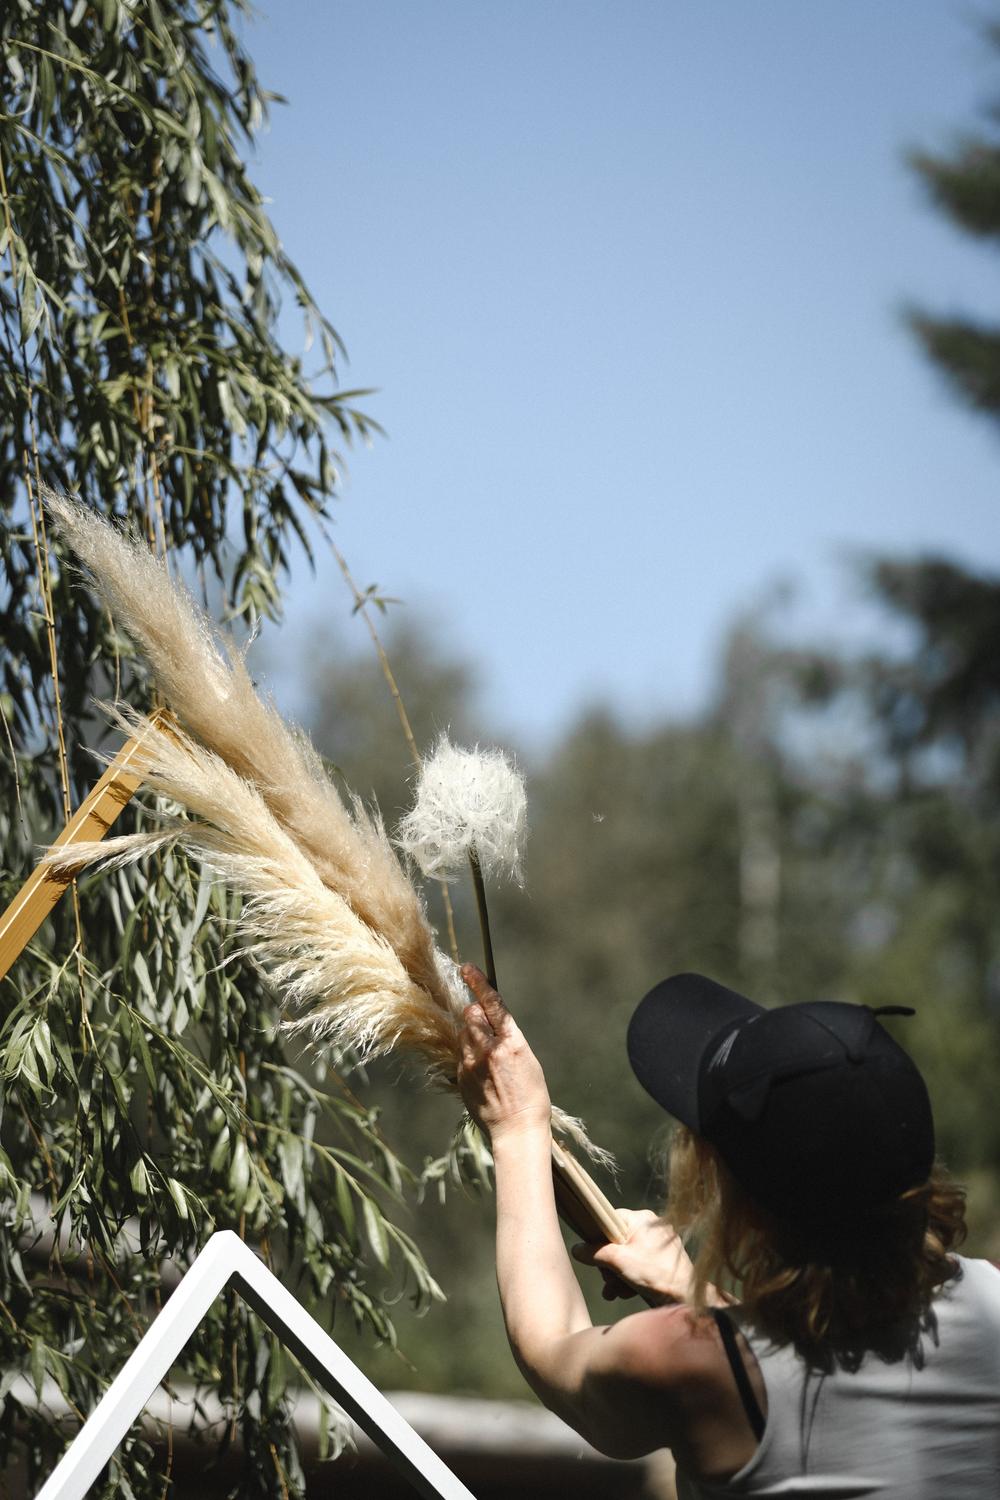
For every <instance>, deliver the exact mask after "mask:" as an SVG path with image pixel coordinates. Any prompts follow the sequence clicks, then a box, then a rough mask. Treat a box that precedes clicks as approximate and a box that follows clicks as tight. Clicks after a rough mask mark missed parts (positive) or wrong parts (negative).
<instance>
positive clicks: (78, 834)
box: [0, 713, 167, 979]
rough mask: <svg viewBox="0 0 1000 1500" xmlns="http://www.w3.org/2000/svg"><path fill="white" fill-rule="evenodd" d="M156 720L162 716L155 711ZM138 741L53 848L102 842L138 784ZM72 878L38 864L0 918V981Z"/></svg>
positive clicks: (85, 802)
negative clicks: (93, 841)
mask: <svg viewBox="0 0 1000 1500" xmlns="http://www.w3.org/2000/svg"><path fill="white" fill-rule="evenodd" d="M152 717H153V718H154V719H155V720H157V721H158V722H164V723H165V722H167V719H166V715H164V714H162V713H161V714H156V713H154V714H153V715H152ZM142 768H143V757H142V737H141V735H140V736H138V737H136V738H133V739H130V740H128V741H126V743H125V744H124V745H123V746H122V748H121V749H120V750H119V752H118V754H117V755H116V756H115V758H114V760H113V761H112V762H111V764H110V765H109V766H108V769H107V770H106V771H105V773H104V775H103V776H102V777H101V779H100V781H99V782H98V783H97V785H96V786H95V787H93V789H92V790H91V791H90V793H89V794H88V795H87V797H85V798H84V800H83V802H81V803H80V806H79V807H78V808H77V810H76V812H75V813H74V814H73V816H72V817H71V818H70V820H69V822H68V823H67V824H66V826H65V828H64V829H63V831H62V833H61V834H60V835H59V837H58V838H57V839H56V840H55V842H54V844H53V848H59V849H63V848H65V847H66V846H67V845H72V844H83V843H87V842H89V841H90V840H92V839H102V838H103V837H104V835H105V834H106V833H107V831H108V829H109V828H110V827H111V825H112V824H113V823H114V821H115V819H116V818H117V817H118V815H119V813H120V812H121V811H122V809H123V808H124V807H125V806H126V804H127V803H128V802H129V800H130V799H131V797H132V796H133V794H134V793H135V792H136V790H137V789H138V787H139V786H140V784H141V782H142ZM72 878H73V877H72V876H71V875H65V874H61V873H59V874H57V873H56V872H55V871H54V870H52V869H51V867H50V866H48V865H45V864H40V865H36V866H35V868H34V870H32V872H31V874H30V875H29V876H28V878H27V880H26V881H25V882H24V884H23V885H22V887H21V889H20V890H19V891H18V893H17V895H16V896H15V897H14V899H13V901H12V902H11V903H10V905H9V906H8V907H7V910H6V911H5V912H4V913H3V915H2V916H0V979H2V978H3V976H4V975H5V974H6V973H7V971H8V970H9V969H10V967H11V965H12V964H13V963H15V961H16V960H17V959H18V958H19V957H20V955H21V953H22V952H23V951H24V949H25V948H26V947H27V945H28V944H29V943H30V942H31V939H32V938H33V937H34V935H35V933H36V932H37V931H38V929H39V927H41V925H42V923H43V922H44V921H45V918H46V917H47V916H48V915H49V912H50V911H51V910H52V908H53V907H54V906H55V904H56V902H57V901H58V900H59V897H60V896H61V895H62V894H63V892H64V891H65V890H66V889H67V887H68V886H69V884H70V882H71V880H72Z"/></svg>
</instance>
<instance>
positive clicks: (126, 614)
mask: <svg viewBox="0 0 1000 1500" xmlns="http://www.w3.org/2000/svg"><path fill="white" fill-rule="evenodd" d="M44 498H45V503H46V506H47V508H48V511H49V513H50V514H51V516H52V517H53V520H54V522H55V524H56V527H57V529H58V530H59V531H60V532H61V534H62V535H63V537H64V538H65V540H66V541H67V542H68V543H69V545H70V546H71V547H72V549H73V551H74V552H75V554H76V556H77V557H78V558H79V559H80V561H81V562H83V563H84V564H85V566H86V569H87V572H88V574H89V576H90V579H91V581H92V582H93V584H94V586H95V588H96V589H97V591H98V593H99V594H100V595H101V597H102V598H103V599H104V601H105V603H106V604H107V606H108V609H109V610H110V612H111V616H112V618H113V620H114V622H115V624H116V625H118V626H120V627H121V629H122V630H124V631H125V632H126V634H128V635H129V636H131V638H132V640H133V641H135V643H136V645H138V646H139V647H141V649H142V651H143V654H144V656H145V657H146V660H147V661H148V663H149V666H150V669H151V671H152V673H153V678H154V681H155V682H156V685H157V687H158V688H159V690H160V692H161V694H162V695H163V698H164V700H165V702H166V703H167V705H168V707H169V708H170V711H171V712H172V713H173V714H174V715H175V716H176V718H177V719H178V720H179V721H180V723H181V725H182V726H183V727H184V728H185V729H186V730H187V731H188V733H189V734H190V736H191V738H192V739H193V740H197V741H198V742H200V743H201V744H202V745H204V746H205V747H206V748H207V749H209V750H212V751H214V752H215V754H216V755H218V756H219V757H220V759H222V760H223V761H225V763H226V765H228V766H229V767H230V768H231V769H232V770H233V771H235V772H236V774H237V775H238V776H242V777H243V778H244V779H245V780H247V781H248V782H250V783H252V784H253V785H254V786H256V787H257V789H258V791H259V792H260V795H261V797H262V798H263V800H264V802H265V803H266V804H267V807H268V809H269V810H270V812H271V814H272V815H273V817H274V818H275V819H276V820H277V822H278V823H279V824H280V825H281V826H282V827H283V828H284V829H285V830H286V831H287V832H288V833H289V834H290V836H291V837H292V839H293V840H294V842H295V843H296V844H297V845H298V848H299V849H300V850H301V851H302V853H303V854H304V855H306V857H307V858H308V859H309V860H310V862H311V863H312V865H313V867H314V869H315V871H316V874H317V875H318V876H319V878H320V880H322V881H323V883H324V884H325V885H327V886H328V887H329V888H330V889H331V890H335V891H337V892H338V893H339V894H340V895H341V896H343V898H344V900H345V901H346V902H347V904H348V905H349V906H350V908H351V910H352V911H353V912H354V913H355V915H356V916H357V917H359V918H360V920H361V921H362V922H365V923H366V924H367V925H368V926H369V927H371V928H372V929H373V930H374V931H376V932H379V933H381V935H382V936H383V937H384V938H385V940H386V942H387V943H388V944H389V946H390V947H391V948H392V949H393V950H394V952H395V953H396V954H397V955H398V957H399V960H400V962H401V963H402V965H403V967H404V969H405V970H406V972H407V973H408V974H409V976H410V978H411V979H412V980H413V982H414V983H415V984H417V985H420V986H421V987H422V988H424V989H426V990H427V991H428V993H429V994H431V995H432V996H433V997H434V998H435V999H436V1000H437V1002H438V1004H439V1005H441V1006H442V1008H447V1007H448V1005H449V1004H450V1002H451V996H450V993H449V989H448V987H447V986H446V985H444V984H443V983H442V979H441V973H440V963H439V959H438V956H437V955H436V952H435V945H434V938H433V934H432V932H431V929H430V927H429V925H428V922H427V920H426V917H425V915H424V911H423V907H422V905H421V902H420V900H419V898H418V897H417V896H416V893H415V892H414V890H413V887H412V885H411V883H410V881H409V880H408V879H407V877H406V873H405V871H404V870H403V869H402V868H401V867H400V864H399V861H398V859H397V858H396V855H395V853H394V851H393V848H392V846H391V844H390V842H389V839H388V838H387V836H386V833H385V829H384V827H383V826H382V822H381V820H380V818H379V817H378V816H377V815H375V814H372V813H369V812H368V811H367V809H366V808H365V807H363V805H362V804H361V803H360V801H358V800H354V801H353V802H352V804H351V806H350V808H348V807H345V805H344V803H343V802H342V801H341V799H340V797H339V795H338V793H337V789H336V787H335V786H334V785H333V783H332V782H331V781H330V779H329V777H328V776H327V774H326V772H325V770H324V769H323V764H322V761H321V760H320V758H319V756H318V755H317V753H316V751H315V749H314V748H313V746H312V745H311V743H310V742H309V740H308V739H307V737H306V736H305V735H304V734H303V733H302V732H301V731H300V730H298V729H293V728H291V727H289V725H288V724H286V723H285V721H284V720H283V719H282V717H281V715H280V714H279V713H278V711H277V709H276V708H275V707H274V706H273V704H270V703H266V702H264V701H263V700H262V699H261V698H260V697H258V695H257V692H256V690H255V688H254V685H253V683H252V681H251V679H250V674H249V672H248V671H247V669H246V664H245V663H244V660H243V657H242V655H241V654H240V652H239V651H238V650H237V648H236V646H235V645H234V643H233V642H232V641H231V640H228V639H226V638H225V637H223V636H222V634H221V633H220V632H219V631H218V630H217V629H216V627H215V626H214V625H213V624H212V622H211V621H210V620H209V618H208V616H207V615H206V614H205V613H204V612H203V611H202V610H200V609H199V608H198V606H197V604H196V603H195V601H194V600H193V599H192V597H191V595H190V594H189V593H188V591H187V590H186V589H185V588H184V587H183V585H181V584H180V583H178V582H176V581H174V580H173V579H171V578H170V576H169V574H168V572H167V570H166V567H165V566H164V564H163V563H162V562H161V561H160V559H159V558H157V557H155V556H154V555H153V553H152V552H151V551H150V550H149V548H148V546H147V545H146V543H145V542H144V541H142V540H141V539H139V538H129V537H126V536H124V535H123V534H122V532H120V531H118V530H117V529H116V528H115V527H114V526H112V525H111V524H110V522H108V521H106V520H104V518H103V517H101V516H98V515H96V514H95V513H94V512H93V511H90V510H86V509H85V508H84V507H83V506H82V505H79V504H78V503H75V502H73V501H71V500H68V499H66V498H64V497H62V496H59V495H56V494H55V493H54V492H53V491H51V490H46V491H45V492H44ZM178 800H182V799H178Z"/></svg>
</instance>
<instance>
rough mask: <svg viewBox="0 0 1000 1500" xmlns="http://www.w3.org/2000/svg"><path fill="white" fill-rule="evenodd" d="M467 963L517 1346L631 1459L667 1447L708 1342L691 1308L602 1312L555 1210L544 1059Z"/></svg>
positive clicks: (539, 1380)
mask: <svg viewBox="0 0 1000 1500" xmlns="http://www.w3.org/2000/svg"><path fill="white" fill-rule="evenodd" d="M462 972H463V977H464V979H465V981H466V983H467V984H468V985H469V987H470V989H471V990H472V992H473V994H474V995H475V997H476V1003H475V1004H473V1005H470V1006H469V1007H468V1009H467V1010H466V1013H465V1014H466V1028H465V1031H464V1033H463V1043H462V1062H461V1067H460V1072H459V1083H460V1086H461V1089H462V1094H463V1097H464V1099H465V1102H466V1104H467V1105H468V1107H469V1109H470V1111H471V1113H472V1114H473V1116H474V1117H475V1118H476V1120H478V1122H479V1123H480V1125H481V1126H482V1127H483V1129H484V1130H485V1131H486V1132H487V1133H488V1135H489V1137H490V1145H491V1148H492V1152H493V1159H494V1163H495V1169H496V1191H497V1282H498V1285H499V1289H500V1300H501V1304H502V1307H503V1315H504V1321H505V1324H506V1327H507V1335H508V1338H509V1340H510V1344H511V1349H512V1351H513V1353H514V1357H515V1359H516V1360H517V1363H518V1365H519V1367H520V1369H521V1370H522V1372H523V1374H524V1375H525V1378H526V1379H527V1381H528V1383H529V1384H530V1385H531V1387H532V1389H533V1390H534V1391H535V1392H536V1393H537V1395H538V1396H539V1397H540V1398H541V1400H542V1401H543V1402H544V1403H545V1404H546V1406H548V1407H549V1408H550V1409H551V1410H553V1411H556V1412H558V1414H559V1415H560V1416H561V1417H563V1419H564V1420H565V1421H567V1422H568V1423H569V1424H570V1425H571V1426H572V1427H574V1428H575V1429H576V1430H577V1431H578V1432H580V1433H581V1435H582V1436H584V1437H586V1438H587V1439H588V1441H590V1442H591V1443H593V1444H594V1446H595V1447H597V1448H600V1449H602V1451H604V1452H606V1453H609V1454H611V1455H612V1456H614V1457H622V1458H624V1457H635V1456H638V1455H639V1454H641V1453H648V1452H651V1451H652V1450H653V1449H655V1448H661V1447H664V1446H668V1445H670V1444H672V1443H673V1441H674V1439H675V1438H677V1437H678V1435H679V1429H680V1426H681V1425H682V1422H683V1409H682V1399H681V1396H680V1386H681V1385H682V1384H683V1382H684V1380H685V1378H687V1379H688V1383H689V1385H691V1384H692V1383H694V1384H697V1381H698V1371H699V1369H701V1368H702V1367H703V1366H704V1363H705V1361H704V1356H705V1353H706V1348H705V1341H704V1340H703V1339H701V1340H697V1347H694V1351H693V1354H694V1357H693V1358H692V1345H693V1337H692V1335H693V1323H692V1319H691V1316H690V1314H689V1313H688V1311H687V1309H684V1308H673V1309H666V1308H665V1309H662V1310H656V1311H652V1312H646V1313H637V1314H635V1315H634V1316H633V1317H630V1318H625V1319H623V1320H622V1321H621V1322H620V1323H617V1324H615V1325H614V1326H612V1327H606V1328H595V1327H594V1326H593V1324H592V1323H591V1319H590V1315H589V1313H588V1312H587V1307H586V1304H585V1302H584V1299H583V1295H582V1293H581V1291H580V1288H579V1285H578V1284H577V1280H576V1276H575V1274H574V1272H573V1267H572V1263H571V1261H570V1259H569V1256H568V1255H567V1252H566V1249H565V1246H564V1244H563V1239H562V1233H561V1231H560V1228H559V1221H558V1218H557V1215H556V1206H555V1198H554V1194H553V1188H552V1163H551V1131H550V1111H551V1105H550V1101H549V1094H548V1089H547V1087H546V1084H545V1078H544V1075H543V1073H542V1069H541V1066H540V1065H539V1063H538V1060H537V1059H536V1058H535V1056H534V1054H533V1053H532V1052H531V1049H530V1048H529V1046H528V1044H527V1042H526V1041H525V1039H524V1037H523V1035H522V1034H521V1031H520V1028H519V1027H518V1026H517V1024H516V1022H515V1021H514V1019H513V1017H512V1016H511V1015H510V1013H509V1012H508V1011H507V1009H506V1007H505V1006H504V1004H503V1001H502V1000H501V999H500V997H499V995H497V994H496V992H495V991H494V990H493V989H492V988H491V986H490V985H489V984H488V983H487V981H486V979H485V977H484V976H483V975H482V974H481V973H480V971H479V970H478V969H475V968H473V967H472V966H471V965H470V966H467V967H466V968H465V969H463V971H462ZM710 1363H711V1361H710Z"/></svg>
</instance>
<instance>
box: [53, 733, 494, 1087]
mask: <svg viewBox="0 0 1000 1500" xmlns="http://www.w3.org/2000/svg"><path fill="white" fill-rule="evenodd" d="M109 716H110V717H111V720H112V722H113V723H114V724H115V725H116V727H117V728H119V729H122V730H124V731H126V732H128V733H131V734H135V735H140V736H141V737H142V756H143V763H142V765H143V779H144V781H145V783H146V785H147V786H148V787H150V788H151V789H152V790H153V791H156V792H159V793H161V794H162V795H163V796H165V797H168V798H169V799H170V800H171V801H173V802H176V803H179V804H181V805H182V806H183V807H184V808H186V810H187V811H188V812H189V813H190V814H192V820H182V819H169V818H164V819H162V820H161V827H160V828H159V829H157V830H155V831H154V832H151V833H139V834H129V835H125V836H123V837H119V838H110V839H104V840H101V841H99V842H94V843H89V844H75V845H73V846H71V847H69V848H66V849H54V850H52V851H50V853H49V854H48V855H47V861H48V863H49V864H50V865H51V866H52V867H53V868H54V869H57V870H59V871H61V872H62V873H64V874H72V873H75V872H76V871H78V870H80V869H81V868H84V867H88V866H89V867H95V866H97V867H104V868H114V867H116V866H119V865H123V864H126V863H131V862H132V861H134V860H137V859H139V858H141V857H142V856H143V855H144V854H148V853H150V852H152V851H155V850H157V849H160V848H162V847H163V846H164V845H166V844H169V843H173V842H180V843H182V844H183V845H184V847H185V848H186V849H187V850H188V852H189V853H191V854H193V855H194V856H195V857H196V858H197V859H198V860H199V861H200V862H201V863H202V864H203V865H204V866H205V867H206V868H208V869H209V870H211V871H212V872H213V873H214V874H215V875H217V876H218V877H219V878H220V879H221V880H223V881H224V882H225V883H226V885H227V886H229V887H230V888H231V889H232V890H234V891H237V892H238V893H239V894H240V895H241V896H243V897H244V906H243V910H242V914H241V917H240V920H239V928H238V930H239V933H240V936H241V937H242V939H243V940H244V947H243V950H242V951H243V952H246V953H248V954H249V955H251V956H252V957H253V958H254V959H256V960H257V961H258V962H260V963H261V965H262V966H263V967H264V968H265V969H266V970H267V972H268V974H269V975H270V977H271V980H272V981H273V982H274V984H275V985H276V986H277V987H278V989H279V990H280V991H281V992H282V994H283V995H284V997H285V998H286V1000H287V1001H288V1003H289V1005H290V1006H291V1007H292V1009H293V1010H294V1011H297V1012H298V1015H297V1017H296V1018H295V1019H294V1020H292V1021H291V1022H289V1023H288V1025H289V1028H290V1029H292V1030H306V1031H308V1032H309V1033H311V1034H312V1035H313V1036H315V1037H318V1038H322V1039H323V1040H325V1041H328V1042H332V1043H334V1044H335V1045H337V1046H339V1047H349V1048H351V1049H353V1050H354V1051H355V1052H356V1053H357V1054H358V1055H359V1056H362V1057H373V1056H378V1055H380V1054H383V1053H386V1052H389V1051H391V1050H392V1049H394V1048H396V1047H402V1048H404V1049H405V1050H406V1051H408V1052H410V1053H413V1054H416V1055H417V1056H419V1058H420V1059H421V1061H422V1063H423V1065H424V1067H425V1068H426V1069H427V1072H428V1074H429V1076H430V1077H431V1078H432V1079H433V1081H434V1082H436V1083H441V1084H445V1085H449V1086H453V1085H454V1081H455V1059H456V1054H457V1037H458V1032H459V1029H460V1027H461V1025H462V1010H463V1006H464V1003H465V998H466V997H465V994H464V990H463V988H462V986H461V984H460V983H459V982H458V980H457V975H455V976H454V981H452V980H451V979H450V978H449V976H448V974H447V973H446V972H442V974H441V975H440V977H439V985H440V988H441V990H442V991H444V992H445V993H446V994H447V997H448V998H447V1004H445V1005H442V1004H441V1003H440V1001H439V999H438V998H437V997H435V996H432V995H431V994H430V993H429V991H428V990H426V989H425V988H424V987H423V986H421V985H418V984H415V983H414V981H413V980H412V978H411V977H410V975H409V974H408V973H407V972H406V969H405V968H404V966H403V964H402V963H401V962H400V960H399V957H398V955H397V954H396V953H395V952H394V951H393V949H392V947H391V945H390V944H389V943H388V942H387V941H386V939H385V937H384V936H383V935H382V934H380V933H378V932H376V931H374V930H373V929H372V928H371V927H369V926H368V924H367V923H366V922H363V921H362V920H361V919H360V918H359V917H358V916H357V914H356V913H355V912H354V911H353V910H352V909H351V907H350V905H349V904H348V902H347V901H346V900H345V899H344V897H343V896H342V895H340V894H339V893H338V892H336V891H334V890H331V889H330V887H329V886H328V885H326V884H325V883H324V882H323V881H322V880H321V879H320V877H319V875H318V874H317V872H316V869H315V867H314V865H313V864H312V862H311V861H310V860H309V859H308V858H307V857H306V856H305V855H304V854H303V853H302V850H301V849H300V848H299V847H298V845H297V844H296V842H295V840H294V839H293V838H292V837H291V836H290V834H289V833H288V832H287V831H286V829H284V828H283V827H282V826H281V824H280V823H279V822H278V820H277V818H275V817H274V815H273V814H272V812H271V811H270V809H269V808H268V806H267V804H266V802H265V800H264V798H263V797H262V796H261V793H260V791H259V789H258V788H257V787H255V786H254V785H253V784H252V783H251V782H249V781H247V780H246V779H245V778H244V777H242V776H239V775H238V774H237V773H236V772H235V771H234V770H233V769H232V768H231V767H230V766H227V765H226V763H225V761H223V760H222V758H221V757H220V756H218V755H216V754H215V753H214V752H213V751H211V750H208V749H206V748H205V746H203V745H199V744H198V743H197V741H195V740H193V739H192V738H191V737H190V736H189V735H187V734H185V733H184V732H183V731H176V730H171V729H164V728H161V727H160V726H158V725H157V724H156V723H154V722H152V721H150V720H149V719H147V718H146V717H145V716H143V715H141V714H136V713H134V712H133V711H131V710H121V709H118V710H109ZM441 963H442V967H443V968H444V966H445V965H450V960H447V959H444V958H443V956H442V957H441ZM451 967H452V968H453V966H451Z"/></svg>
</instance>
